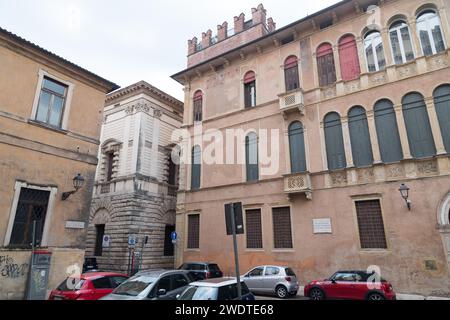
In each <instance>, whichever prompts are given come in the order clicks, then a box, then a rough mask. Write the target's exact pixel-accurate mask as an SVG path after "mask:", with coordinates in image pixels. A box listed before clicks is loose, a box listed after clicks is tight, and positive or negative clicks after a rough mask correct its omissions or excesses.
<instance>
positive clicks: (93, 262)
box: [82, 257, 99, 273]
mask: <svg viewBox="0 0 450 320" xmlns="http://www.w3.org/2000/svg"><path fill="white" fill-rule="evenodd" d="M96 271H99V270H98V264H97V258H94V257H87V258H84V263H83V271H82V272H83V273H86V272H96Z"/></svg>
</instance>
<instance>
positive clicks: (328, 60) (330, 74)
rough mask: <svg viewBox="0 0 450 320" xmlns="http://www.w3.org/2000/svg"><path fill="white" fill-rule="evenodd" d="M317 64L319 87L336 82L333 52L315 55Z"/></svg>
mask: <svg viewBox="0 0 450 320" xmlns="http://www.w3.org/2000/svg"><path fill="white" fill-rule="evenodd" d="M317 66H318V68H319V85H320V86H321V87H325V86H328V85H331V84H333V83H335V82H336V70H335V68H334V56H333V52H331V53H329V54H326V55H323V56H321V57H317Z"/></svg>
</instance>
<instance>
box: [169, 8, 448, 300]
mask: <svg viewBox="0 0 450 320" xmlns="http://www.w3.org/2000/svg"><path fill="white" fill-rule="evenodd" d="M239 17H242V18H243V20H244V26H245V27H244V29H239ZM239 17H237V18H235V30H237V29H239V32H232V33H231V34H229V35H225V36H224V35H220V32H221V29H222V26H219V27H218V33H219V36H218V37H217V38H213V37H212V35H211V37H210V39H209V40H208V39H206V40H205V41H203V42H202V45H201V46H198V45H197V46H193V43H195V38H194V39H193V40H190V41H189V43H188V45H189V51H188V54H189V55H188V67H187V69H185V70H183V71H181V72H179V73H177V74H175V75H173V76H172V77H173V78H174V79H175V80H177V81H179V82H180V83H182V84H183V85H184V87H185V89H184V90H185V109H184V120H183V128H184V129H185V131H186V134H185V135H184V141H183V143H184V144H183V145H184V147H185V150H187V151H186V152H188V153H191V152H192V159H193V161H191V163H186V164H185V165H183V166H182V168H181V171H180V176H181V178H180V191H179V194H178V204H177V221H176V228H177V231H178V233H179V234H180V243H179V244H178V245H177V251H176V260H177V264H180V263H182V262H183V261H188V260H207V261H214V262H217V263H218V264H219V265H220V266H221V268H222V269H223V270H224V272H225V273H228V274H232V273H233V261H234V260H233V249H232V248H233V247H232V240H231V238H230V237H227V236H226V230H225V218H224V204H226V203H229V202H242V204H243V207H244V229H245V234H244V235H242V236H238V242H239V243H238V245H239V251H240V263H241V266H240V268H241V270H242V271H246V270H250V269H251V268H252V267H254V266H257V265H261V264H280V265H289V266H291V267H292V268H293V269H295V271H296V273H297V274H298V276H299V279H300V281H301V283H302V284H304V283H306V282H308V281H310V280H313V279H324V278H325V277H328V276H330V275H331V274H333V273H334V272H335V271H336V270H339V269H363V270H366V269H367V268H369V267H370V268H373V266H375V267H374V268H379V269H380V272H381V274H382V276H384V277H385V278H387V279H389V280H390V281H391V282H392V283H393V285H394V287H395V288H396V289H397V291H398V292H418V293H423V294H431V293H433V294H443V295H444V294H447V295H448V294H449V293H450V274H449V263H450V221H449V214H450V156H449V153H450V121H449V114H450V104H449V103H450V77H449V76H450V50H449V46H450V26H449V17H450V8H449V3H448V1H445V0H384V1H373V0H353V1H350V0H348V1H341V2H339V3H337V4H336V5H333V6H331V7H329V8H327V9H324V10H322V11H320V12H317V13H315V14H312V15H309V16H307V17H306V18H303V19H301V20H298V21H295V22H293V23H291V24H289V25H287V26H285V27H283V28H281V29H277V30H275V29H274V23H273V20H272V19H270V21H269V19H266V11H265V9H264V8H263V6H262V5H260V6H258V7H257V8H254V9H252V19H251V20H248V21H246V20H245V16H244V15H240V16H239ZM255 28H259V29H258V30H260V31H257V29H255ZM209 34H211V32H209V33H208V32H207V33H205V37H206V38H208V37H209ZM255 34H258V37H256V38H255V37H254V35H255ZM247 35H248V36H249V38H248V39H247V38H246V37H247ZM205 37H204V38H205ZM219 38H220V39H219ZM211 39H214V40H211ZM200 129H201V130H202V132H206V131H207V130H210V129H212V130H216V131H218V133H219V136H222V137H226V139H224V143H223V144H219V147H218V148H219V150H223V151H224V152H223V159H219V161H216V162H213V163H211V162H209V163H206V162H205V161H201V160H203V158H207V157H209V158H210V157H211V156H210V145H211V140H210V139H203V140H202V139H198V137H199V135H200V133H199V132H200V131H199V130H200ZM230 129H235V130H241V131H242V132H243V134H242V135H234V136H233V135H231V138H230V139H229V136H227V135H226V132H227V131H228V130H230ZM264 130H268V133H267V134H266V133H264ZM271 132H274V133H277V132H278V133H279V134H278V135H274V136H271V135H270V133H271ZM265 136H268V137H269V138H268V141H269V147H266V146H265V145H264V140H265ZM195 138H197V139H195ZM229 140H230V141H229ZM228 142H234V145H233V144H231V146H230V145H229V144H228ZM265 147H266V149H264V148H265ZM221 148H222V149H221ZM242 148H243V149H244V151H243V152H244V159H245V162H244V163H237V161H236V158H234V159H232V160H234V161H231V163H228V162H227V160H228V157H225V156H228V155H229V154H230V152H234V154H235V155H236V153H237V152H238V151H239V150H240V149H242ZM267 150H269V152H267ZM271 152H272V154H271ZM270 156H272V157H270ZM225 158H227V160H225ZM231 158H233V156H231ZM252 158H253V159H256V163H255V162H253V163H252V162H251V160H250V159H252ZM267 158H268V159H269V160H270V161H268V160H267ZM268 169H273V170H268ZM402 184H405V186H407V187H408V188H409V194H408V198H407V200H408V202H405V200H404V198H403V197H402V195H401V193H400V192H399V188H400V186H401V185H402ZM408 203H409V205H410V207H411V208H410V210H409V209H408V206H407V204H408ZM371 266H372V267H371Z"/></svg>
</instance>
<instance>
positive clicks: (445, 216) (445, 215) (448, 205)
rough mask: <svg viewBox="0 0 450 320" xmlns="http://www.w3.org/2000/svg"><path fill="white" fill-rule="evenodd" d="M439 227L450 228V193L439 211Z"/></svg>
mask: <svg viewBox="0 0 450 320" xmlns="http://www.w3.org/2000/svg"><path fill="white" fill-rule="evenodd" d="M438 225H439V227H440V228H450V192H448V193H447V194H446V195H445V197H444V200H443V201H442V203H441V205H440V206H439V210H438Z"/></svg>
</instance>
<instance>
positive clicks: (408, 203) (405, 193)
mask: <svg viewBox="0 0 450 320" xmlns="http://www.w3.org/2000/svg"><path fill="white" fill-rule="evenodd" d="M398 191H400V194H401V195H402V198H403V199H404V200H405V201H406V206H407V207H408V210H411V200H409V199H408V198H409V187H408V186H407V185H406V184H404V183H402V184H401V185H400V189H398Z"/></svg>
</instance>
